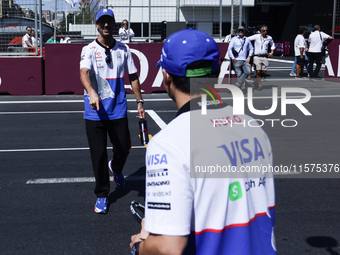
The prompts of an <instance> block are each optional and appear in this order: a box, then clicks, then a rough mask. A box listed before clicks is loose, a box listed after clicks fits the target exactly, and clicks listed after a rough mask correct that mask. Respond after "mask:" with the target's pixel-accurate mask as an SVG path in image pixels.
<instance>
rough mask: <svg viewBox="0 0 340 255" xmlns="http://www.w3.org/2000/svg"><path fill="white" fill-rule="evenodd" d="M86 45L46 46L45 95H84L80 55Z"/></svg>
mask: <svg viewBox="0 0 340 255" xmlns="http://www.w3.org/2000/svg"><path fill="white" fill-rule="evenodd" d="M85 45H86V44H59V43H58V44H53V43H51V44H45V93H46V95H58V94H61V93H74V94H76V95H82V94H84V88H83V86H82V85H81V83H80V80H79V62H80V53H81V49H82V48H83V46H85Z"/></svg>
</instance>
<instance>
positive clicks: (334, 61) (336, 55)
mask: <svg viewBox="0 0 340 255" xmlns="http://www.w3.org/2000/svg"><path fill="white" fill-rule="evenodd" d="M327 48H328V56H326V58H325V66H326V68H325V80H328V81H336V82H340V66H339V60H340V51H339V48H340V39H334V40H332V42H331V43H330V44H328V46H327Z"/></svg>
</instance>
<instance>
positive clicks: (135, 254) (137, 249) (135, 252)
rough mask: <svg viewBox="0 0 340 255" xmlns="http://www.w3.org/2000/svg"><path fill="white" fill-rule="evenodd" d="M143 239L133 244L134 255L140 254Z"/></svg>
mask: <svg viewBox="0 0 340 255" xmlns="http://www.w3.org/2000/svg"><path fill="white" fill-rule="evenodd" d="M141 242H142V241H140V242H135V243H134V244H133V246H132V255H139V244H140V243H141Z"/></svg>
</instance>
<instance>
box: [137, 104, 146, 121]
mask: <svg viewBox="0 0 340 255" xmlns="http://www.w3.org/2000/svg"><path fill="white" fill-rule="evenodd" d="M137 110H138V116H136V117H137V118H139V119H145V110H144V105H143V104H142V103H138V104H137Z"/></svg>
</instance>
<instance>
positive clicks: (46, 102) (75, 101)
mask: <svg viewBox="0 0 340 255" xmlns="http://www.w3.org/2000/svg"><path fill="white" fill-rule="evenodd" d="M171 100H172V99H171V98H147V99H144V101H146V102H148V101H150V102H158V101H171ZM127 101H128V102H136V99H127ZM57 103H84V100H32V101H0V104H57Z"/></svg>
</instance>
